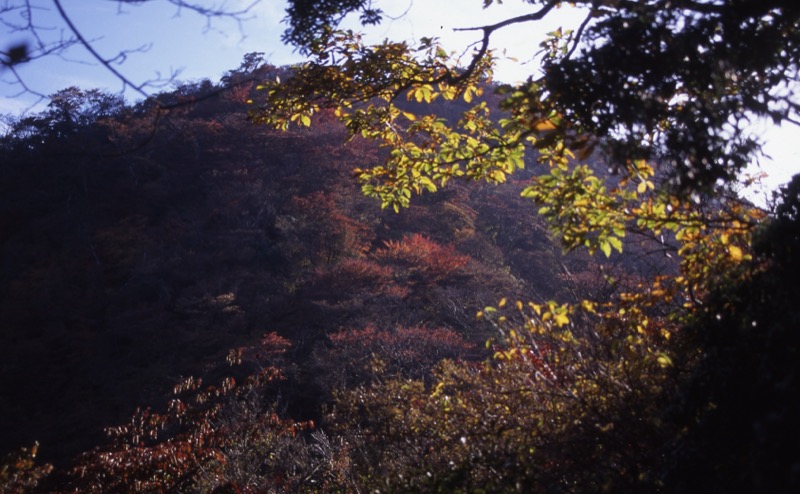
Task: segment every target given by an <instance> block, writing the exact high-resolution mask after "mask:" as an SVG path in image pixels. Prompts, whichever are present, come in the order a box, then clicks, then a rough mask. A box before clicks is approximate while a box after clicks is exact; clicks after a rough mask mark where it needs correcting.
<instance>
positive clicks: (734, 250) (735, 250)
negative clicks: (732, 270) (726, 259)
mask: <svg viewBox="0 0 800 494" xmlns="http://www.w3.org/2000/svg"><path fill="white" fill-rule="evenodd" d="M728 253H729V254H730V255H731V257H732V258H733V259H734V260H736V261H741V260H742V258H743V257H744V254H743V253H742V249H740V248H739V247H737V246H735V245H729V246H728Z"/></svg>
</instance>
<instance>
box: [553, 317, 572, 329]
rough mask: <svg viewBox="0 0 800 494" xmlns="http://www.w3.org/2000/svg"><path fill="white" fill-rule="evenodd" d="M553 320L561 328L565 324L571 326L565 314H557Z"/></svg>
mask: <svg viewBox="0 0 800 494" xmlns="http://www.w3.org/2000/svg"><path fill="white" fill-rule="evenodd" d="M553 320H554V321H555V322H556V324H557V325H558V327H559V328H560V327H561V326H564V325H565V324H569V317H567V316H566V315H564V314H556V315H555V317H554V318H553Z"/></svg>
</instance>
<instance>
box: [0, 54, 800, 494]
mask: <svg viewBox="0 0 800 494" xmlns="http://www.w3.org/2000/svg"><path fill="white" fill-rule="evenodd" d="M254 57H255V55H254ZM254 60H257V59H254V58H252V57H251V58H249V59H247V60H246V61H245V63H243V65H242V66H241V67H240V68H239V69H236V70H232V71H230V72H229V73H228V74H227V75H226V76H225V77H224V78H223V79H222V80H221V81H219V82H211V81H199V82H196V83H184V84H181V85H180V86H178V87H177V88H176V89H174V90H172V91H168V92H164V93H162V94H160V95H158V96H157V97H155V98H153V99H152V100H148V101H144V102H140V103H137V104H135V105H128V104H125V103H124V102H123V101H121V100H120V99H119V98H118V97H116V96H113V95H109V94H105V93H102V92H99V91H92V90H82V89H78V88H68V89H65V90H63V91H61V92H60V93H58V94H57V95H54V97H53V98H52V102H51V103H50V105H49V106H48V108H47V110H46V111H44V112H42V113H39V114H35V115H29V116H26V117H24V118H20V119H13V120H12V121H11V122H10V125H9V127H8V131H7V132H6V134H5V136H4V137H3V138H2V140H1V141H0V151H1V152H2V162H1V163H0V177H2V180H0V187H1V188H2V194H1V195H0V240H2V245H1V246H0V249H2V250H1V251H0V252H2V259H3V264H2V270H1V271H0V321H3V322H2V324H3V327H2V332H1V333H0V362H2V367H0V382H2V388H0V393H2V394H1V395H0V402H2V403H3V406H2V407H0V427H2V430H0V441H1V442H0V447H1V448H2V451H0V453H2V455H6V459H5V461H4V463H3V466H2V470H0V486H2V487H3V488H5V489H6V490H8V491H9V492H132V491H141V492H167V491H177V492H367V491H370V492H371V491H373V490H380V491H381V492H383V491H389V492H551V491H552V492H595V491H603V490H605V491H612V492H614V491H616V492H621V491H628V492H630V491H636V490H642V491H647V492H652V491H653V489H662V488H663V489H665V491H675V492H687V491H691V489H688V490H687V487H686V486H687V482H689V479H691V478H695V477H697V478H698V479H700V480H698V481H697V482H698V483H697V484H696V485H699V486H705V487H707V488H709V489H711V490H712V491H713V488H717V489H718V491H719V492H725V491H726V490H727V489H728V488H731V487H732V486H735V485H736V483H737V477H736V476H730V477H729V478H728V479H727V480H725V481H720V482H718V479H717V476H718V472H726V473H729V474H730V473H732V472H741V471H742V470H741V469H742V468H743V466H746V467H747V468H756V467H758V468H761V467H763V468H765V470H764V471H765V472H766V471H768V470H769V469H770V468H774V472H775V475H776V477H774V478H772V479H769V480H765V481H764V482H762V483H761V484H758V485H784V484H786V485H788V484H789V483H791V479H787V478H784V477H782V476H785V475H786V472H787V471H789V470H788V469H787V468H784V466H785V465H791V462H792V461H793V460H792V457H786V458H784V463H783V464H779V465H778V466H775V465H773V461H774V460H775V458H776V456H775V452H774V451H775V450H773V448H772V447H771V446H769V447H767V446H765V444H767V443H768V442H769V441H773V440H776V438H780V437H782V436H781V431H782V430H783V429H782V428H784V427H785V426H786V424H787V419H788V418H789V417H791V416H792V413H793V412H792V410H796V404H795V403H794V402H793V401H786V400H788V399H787V398H786V397H787V396H789V395H790V394H791V390H795V389H796V381H795V380H794V379H795V377H794V376H796V371H795V370H794V368H795V366H794V365H793V363H792V361H791V352H792V351H793V350H792V349H794V348H796V342H795V340H796V337H793V336H791V335H790V334H789V333H787V329H788V328H790V327H791V317H793V316H792V314H793V313H788V315H786V316H785V317H786V318H788V319H785V318H783V317H784V316H781V315H776V314H777V313H779V312H780V311H779V310H777V309H776V310H775V311H772V312H770V311H769V310H768V308H769V307H781V304H782V303H783V302H780V300H784V301H786V300H791V299H792V297H794V295H793V294H795V293H796V288H789V287H788V285H786V279H788V278H786V277H787V276H790V275H791V273H794V272H796V270H797V266H796V262H793V261H791V259H792V255H791V253H792V252H794V250H793V249H794V247H793V246H796V245H797V234H796V221H797V214H796V209H793V208H796V202H797V194H796V193H797V190H796V189H791V190H787V191H785V194H784V198H783V202H779V204H782V206H780V207H779V208H778V209H777V210H776V212H775V215H774V219H773V220H772V223H769V222H768V221H765V218H766V217H765V215H764V213H763V212H760V211H755V210H751V209H750V208H749V206H748V205H747V204H746V203H745V202H743V201H740V200H739V199H738V198H735V197H720V198H719V199H718V200H717V201H716V202H714V203H709V204H704V205H702V206H685V205H684V203H683V202H681V201H680V200H679V199H678V198H677V197H675V198H672V199H666V200H667V202H668V204H671V205H670V206H669V208H668V209H667V208H666V206H664V205H663V204H660V203H659V202H658V201H659V200H660V199H657V196H656V192H654V191H653V189H654V186H653V184H652V183H651V182H650V180H651V179H652V180H657V177H654V176H653V175H652V170H650V169H649V168H648V167H647V166H645V165H644V164H641V163H639V162H637V164H636V165H635V166H638V167H640V168H638V169H637V170H636V172H637V173H638V175H637V176H638V177H639V179H640V182H639V183H633V184H632V188H633V189H634V190H636V191H637V193H638V194H640V196H637V195H635V194H633V195H629V196H626V197H628V198H629V199H630V198H633V199H637V197H642V198H645V202H644V204H645V205H647V204H649V207H650V209H649V210H648V212H647V214H649V215H650V216H647V215H646V214H645V213H643V212H642V211H644V208H645V206H641V207H642V208H643V209H641V210H639V209H637V210H636V214H639V215H642V216H641V217H643V218H645V219H644V220H642V221H640V222H639V223H637V224H636V225H637V226H636V227H635V228H632V229H631V230H630V231H628V232H627V235H624V234H623V233H621V232H620V231H618V230H617V229H614V228H611V227H609V231H608V232H607V233H606V237H600V240H602V242H605V243H604V244H603V243H599V244H593V243H592V242H594V239H595V237H593V236H591V234H590V233H586V232H583V233H582V232H581V231H580V230H575V229H574V227H570V226H569V224H568V221H570V220H574V219H575V218H581V215H582V214H586V211H587V208H588V211H589V212H590V213H591V212H593V211H600V212H601V213H603V214H605V215H613V214H622V213H623V210H622V207H623V206H619V207H618V209H619V211H614V210H613V207H614V206H609V205H608V204H610V203H601V202H600V201H601V200H602V199H603V197H604V195H603V194H605V193H606V189H604V188H600V187H599V186H597V185H596V181H595V180H594V176H595V174H596V175H597V176H599V177H601V178H602V179H603V180H607V181H608V183H610V184H612V185H613V187H614V188H613V191H618V190H623V191H624V190H625V187H631V185H630V184H628V183H627V181H626V180H624V179H621V178H619V177H616V176H613V175H609V170H608V168H609V167H608V165H607V164H606V163H605V162H603V161H602V159H601V158H600V157H599V156H600V155H593V156H591V159H589V160H588V162H586V161H585V163H586V166H585V167H582V168H579V169H577V170H574V174H573V175H569V174H568V172H567V169H566V167H564V171H563V172H558V171H557V170H559V169H560V168H559V167H554V168H552V169H555V170H556V172H553V175H552V176H553V177H556V178H557V179H558V180H555V179H553V180H551V181H550V182H548V181H547V179H545V180H541V179H539V180H538V181H537V179H536V178H532V177H535V176H547V174H548V173H550V170H551V167H550V166H548V165H547V163H545V161H546V160H543V159H540V157H537V156H532V157H529V158H528V160H527V161H526V162H525V163H524V164H525V169H524V170H521V171H518V172H516V173H514V174H513V175H509V177H508V181H506V180H505V177H504V179H503V180H496V181H497V182H505V183H504V184H503V185H502V186H496V185H492V184H485V183H480V182H464V181H450V182H449V183H448V184H447V185H446V186H445V187H443V188H442V189H441V190H437V192H436V193H435V194H425V193H424V194H422V195H421V196H419V197H415V199H414V200H413V201H411V202H409V203H408V204H407V206H408V207H403V208H398V210H399V212H395V211H394V210H392V208H387V209H381V207H380V205H381V204H380V202H378V201H375V200H374V199H373V198H369V197H365V195H364V194H363V192H364V191H363V190H362V189H361V188H360V187H359V186H358V182H357V181H356V180H355V178H354V170H358V169H361V168H363V167H367V166H370V165H372V164H374V163H375V162H378V161H380V160H381V159H383V158H385V157H386V154H387V153H388V152H390V151H389V150H387V149H385V148H381V147H379V146H377V145H376V144H375V143H374V142H372V141H371V140H369V139H365V138H362V137H360V136H359V135H355V136H354V137H353V136H352V134H353V132H351V131H352V129H347V128H346V127H345V126H344V125H342V123H341V122H340V121H339V120H340V119H339V118H338V116H337V115H336V112H335V110H334V109H321V110H319V111H316V112H314V114H313V118H312V119H310V120H309V121H308V122H296V123H308V124H310V126H307V125H294V124H292V125H287V126H286V129H285V130H276V129H271V128H270V127H268V126H263V125H255V124H254V122H253V121H252V120H254V119H255V120H259V116H258V115H257V114H254V113H253V112H252V109H253V105H252V103H251V102H252V101H253V100H256V101H259V99H263V97H264V96H263V95H264V91H263V88H259V87H257V85H258V84H259V82H258V81H266V80H270V81H272V80H276V78H277V77H276V76H280V77H282V78H283V79H287V78H290V77H291V76H292V75H293V74H292V71H291V70H289V69H284V68H277V67H273V66H270V65H267V64H262V63H256V64H254V63H253V61H254ZM480 88H481V91H482V94H478V93H480V91H478V92H477V93H476V94H475V100H474V101H472V105H474V104H475V103H476V102H478V101H480V102H485V103H486V105H487V107H492V108H496V107H497V106H498V105H499V103H500V101H501V99H502V98H503V94H504V93H503V89H502V88H498V87H497V86H495V85H492V84H491V83H489V82H486V81H483V82H482V83H481V86H480ZM408 96H409V98H403V99H402V100H403V101H402V102H401V103H398V104H399V105H400V107H401V109H402V111H404V112H408V113H409V114H413V113H417V112H421V108H419V107H418V105H419V104H420V103H422V99H423V98H415V97H414V95H413V93H410V94H409V95H408ZM434 104H435V105H436V112H437V113H438V114H439V115H442V116H443V117H444V118H443V120H441V121H442V122H456V121H458V120H459V119H460V118H463V117H462V115H470V113H469V112H470V111H471V110H470V108H472V105H468V104H466V102H465V101H463V99H462V100H453V101H443V100H439V101H437V102H435V103H434ZM248 111H250V116H251V118H250V119H248ZM259 111H260V110H259ZM254 115H255V117H254ZM295 120H300V119H299V118H298V119H295ZM356 134H357V133H356ZM587 158H588V156H587ZM572 172H573V170H571V171H570V173H572ZM359 173H363V172H358V171H356V172H355V175H358V174H359ZM559 181H562V182H563V183H562V182H559ZM532 183H534V184H537V187H539V189H535V190H533V192H531V190H532V189H531V184H532ZM559 184H560V185H559ZM564 184H567V185H566V186H565V185H564ZM567 186H568V187H567ZM548 187H550V189H547V188H548ZM559 187H567V188H566V189H565V190H561V189H559ZM569 187H571V188H569ZM545 190H549V191H550V192H548V193H549V194H550V195H546V194H545V193H544V192H543V191H545ZM614 193H617V192H614ZM648 194H649V195H648ZM522 196H526V197H527V198H525V197H522ZM531 198H533V199H535V201H536V202H537V203H538V206H537V205H536V204H535V203H533V202H531V200H530V199H531ZM548 201H550V202H548ZM669 201H673V202H671V203H670V202H669ZM672 204H674V207H673V206H672ZM625 207H627V206H625ZM659 207H660V208H661V209H658V208H659ZM592 208H594V209H592ZM604 208H605V209H604ZM667 211H668V212H667ZM537 212H538V213H539V214H538V215H537ZM624 212H625V214H627V209H626V210H624ZM660 214H663V215H664V216H659V215H660ZM602 218H605V216H603V217H601V219H602ZM547 221H549V222H547ZM598 221H600V220H598ZM762 223H763V225H771V226H761V227H759V228H760V230H759V231H760V232H761V233H760V236H758V237H757V240H758V241H757V242H756V243H755V248H754V249H751V245H750V244H749V242H750V238H751V237H750V235H751V233H752V232H753V231H755V230H756V228H757V226H758V225H760V224H762ZM570 228H573V229H570ZM570 235H572V236H573V237H571V238H572V241H571V242H570V241H565V238H567V239H568V238H570V237H569V236H570ZM582 235H583V236H582ZM607 237H608V238H611V240H607ZM623 239H624V249H623V245H622V242H623ZM584 242H585V243H584ZM584 246H588V247H589V248H588V249H577V248H576V247H584ZM565 248H566V250H570V251H571V252H570V253H565ZM781 249H783V250H781ZM590 251H591V252H593V253H592V254H590V253H589V252H590ZM620 251H621V252H620ZM792 290H794V291H792ZM776 292H779V293H781V298H776V299H775V301H774V302H772V303H771V304H772V305H770V304H767V305H763V304H759V303H757V302H756V301H757V300H764V299H766V298H769V297H771V296H772V294H773V293H776ZM529 301H530V302H529ZM748 304H750V305H748ZM770 318H772V319H770ZM762 324H763V325H764V327H766V328H768V329H767V330H766V332H765V333H752V331H751V329H752V327H756V326H759V327H761V325H762ZM730 328H735V331H734V332H729V329H730ZM751 349H759V350H758V351H757V352H755V353H750V351H751ZM743 356H747V359H748V360H747V364H748V365H747V367H745V368H743V367H741V366H740V365H739V363H738V362H741V361H743V360H741V359H742V358H743ZM750 369H753V372H752V373H750V372H749V370H750ZM778 376H788V377H786V379H788V381H786V386H785V388H780V389H778V390H776V391H775V393H776V394H770V392H769V391H767V390H768V389H771V383H772V382H774V381H775V380H776V379H779V377H778ZM756 390H758V392H761V393H763V396H761V398H762V401H761V402H759V403H758V404H756V403H755V402H752V403H750V406H749V407H744V408H737V407H736V403H737V398H736V397H737V396H747V397H752V396H753V393H754V392H756ZM748 399H749V398H748ZM784 404H785V406H784ZM781 407H782V408H781ZM792 407H795V408H792ZM718 408H719V410H721V411H717V409H718ZM733 409H735V410H736V411H735V413H734V412H731V410H733ZM770 420H772V422H770ZM753 424H757V425H759V426H760V427H762V429H759V430H758V431H757V432H750V431H751V429H752V427H753ZM765 424H766V425H765ZM731 430H733V431H734V432H733V437H730V436H729V431H731ZM793 430H796V429H793ZM737 431H738V432H737ZM783 440H784V441H785V439H783ZM721 441H722V442H721ZM719 444H725V448H723V449H722V450H720V449H719V448H718V447H717V446H718V445H719ZM21 448H23V449H21ZM758 448H761V449H758ZM752 451H759V453H755V454H751V453H752ZM748 454H750V456H748ZM715 455H716V456H715ZM704 458H707V459H708V461H709V462H710V464H711V465H712V466H713V467H714V468H713V469H712V471H710V472H707V474H703V473H702V472H698V471H697V467H696V465H699V464H702V463H703V459H704ZM766 465H772V466H766ZM747 478H748V479H749V477H747ZM692 482H694V481H692ZM770 482H772V484H770ZM795 482H796V480H795ZM754 485H755V484H754ZM553 486H558V487H553ZM548 489H550V490H548ZM553 489H554V490H553Z"/></svg>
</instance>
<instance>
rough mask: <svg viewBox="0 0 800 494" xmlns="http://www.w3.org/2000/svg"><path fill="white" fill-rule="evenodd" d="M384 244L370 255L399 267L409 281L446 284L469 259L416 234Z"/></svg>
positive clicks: (400, 273)
mask: <svg viewBox="0 0 800 494" xmlns="http://www.w3.org/2000/svg"><path fill="white" fill-rule="evenodd" d="M384 245H385V247H384V248H382V249H378V250H377V251H375V253H373V255H372V257H373V258H374V259H376V260H378V261H381V262H386V263H389V264H393V265H395V266H397V267H400V268H402V271H399V272H398V274H399V275H400V276H401V277H402V278H404V279H405V280H407V281H409V282H411V283H412V284H421V285H436V284H445V283H446V282H447V281H450V280H452V279H453V278H454V277H455V276H457V275H458V274H460V271H461V268H463V267H464V266H466V265H467V263H468V262H469V260H470V258H469V256H466V255H463V254H459V253H457V252H456V250H455V248H454V247H453V246H442V245H440V244H438V243H436V242H434V241H433V240H431V239H429V238H427V237H425V236H423V235H420V234H418V233H415V234H413V235H407V236H405V237H403V239H402V240H400V241H392V240H389V241H386V242H384Z"/></svg>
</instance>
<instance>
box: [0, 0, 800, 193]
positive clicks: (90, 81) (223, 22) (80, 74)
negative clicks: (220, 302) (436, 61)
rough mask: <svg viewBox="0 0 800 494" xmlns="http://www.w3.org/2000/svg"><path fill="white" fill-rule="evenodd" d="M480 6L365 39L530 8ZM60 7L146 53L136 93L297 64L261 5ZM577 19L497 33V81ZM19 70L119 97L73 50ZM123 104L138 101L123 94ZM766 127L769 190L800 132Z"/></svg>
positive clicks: (40, 1)
mask: <svg viewBox="0 0 800 494" xmlns="http://www.w3.org/2000/svg"><path fill="white" fill-rule="evenodd" d="M31 3H32V4H33V5H34V6H36V7H39V8H37V9H36V10H34V15H35V16H36V19H35V20H36V22H37V24H38V25H40V26H43V27H54V29H52V30H48V31H45V32H46V33H47V34H48V35H50V36H54V37H57V36H59V35H60V31H59V30H60V29H63V24H62V23H61V22H60V20H59V19H58V18H57V14H56V11H55V7H54V6H53V3H52V2H51V1H50V0H31ZM250 3H252V2H251V0H244V1H241V0H228V1H227V2H225V3H224V5H226V6H227V7H228V8H231V9H236V8H241V7H240V6H246V5H249V4H250ZM482 3H483V2H482V1H481V0H441V1H435V2H434V1H430V0H428V1H424V0H416V1H415V0H381V1H380V2H378V6H379V7H380V8H382V9H383V10H384V11H385V13H386V14H387V15H386V19H385V21H384V23H383V24H381V25H380V26H377V27H375V28H372V29H370V30H369V35H370V36H371V38H370V40H372V41H375V42H377V41H380V40H381V39H383V38H386V37H388V38H391V39H419V38H420V37H422V36H432V35H433V36H438V37H440V38H442V40H443V43H444V45H445V47H446V48H447V49H448V50H453V51H457V52H458V53H461V52H462V51H464V50H465V49H466V48H467V47H469V45H470V43H473V42H475V41H477V40H478V39H479V38H480V36H479V34H478V33H475V32H461V33H458V32H454V31H453V28H463V27H474V26H481V25H487V24H491V23H493V22H496V21H499V20H502V19H506V18H509V17H512V16H515V15H521V14H523V13H528V12H530V8H531V7H530V5H525V4H524V3H523V2H521V1H515V0H507V1H506V2H505V3H504V5H494V6H492V7H491V8H489V9H488V10H483V9H482V8H481V5H482ZM209 4H217V5H219V4H220V3H219V2H209ZM62 5H63V7H64V9H65V10H66V12H67V14H68V15H69V16H71V17H72V19H73V21H74V22H75V24H76V25H77V27H78V29H80V30H81V31H82V34H83V35H84V36H85V37H87V38H89V39H92V40H93V45H94V46H95V47H96V49H97V50H98V51H100V52H101V53H102V54H103V55H104V56H106V57H112V56H114V55H116V54H117V53H118V52H119V51H120V50H125V49H130V50H132V49H136V48H138V47H140V46H148V47H149V48H148V50H147V51H146V52H144V53H131V54H130V55H129V56H128V57H127V58H126V60H125V62H124V63H123V64H121V65H119V66H117V67H118V69H119V70H120V72H122V73H123V74H124V75H125V76H126V77H128V78H129V79H130V80H132V81H133V82H134V83H136V84H141V83H142V82H144V81H147V80H152V79H157V78H159V77H165V78H166V77H169V76H170V74H171V73H172V72H174V71H180V74H179V76H178V79H179V80H184V81H185V80H197V79H202V78H209V79H211V80H212V81H218V80H219V78H220V77H221V76H222V75H224V73H225V72H226V71H227V70H230V69H234V68H236V67H237V66H238V65H239V63H240V62H241V60H242V57H243V56H244V54H246V53H249V52H256V51H257V52H264V53H265V55H266V58H267V60H269V61H270V62H271V63H273V64H275V65H283V64H289V63H293V62H297V61H299V60H300V58H299V56H298V55H297V54H296V53H294V51H293V49H292V48H291V47H286V46H284V45H283V44H282V43H281V42H280V36H281V33H282V32H283V30H284V29H285V27H286V26H285V25H284V24H282V23H281V20H282V19H283V18H284V16H285V8H286V5H285V1H283V0H261V1H260V2H259V3H258V4H257V5H256V6H255V7H254V8H253V9H252V12H251V14H252V15H250V16H249V18H248V19H247V20H245V21H244V22H243V23H242V24H241V26H240V25H238V24H237V23H236V22H234V21H231V20H229V19H221V18H216V19H212V20H211V22H210V24H209V23H207V19H206V18H204V17H202V16H199V15H197V14H195V13H193V12H190V11H178V10H177V8H176V7H175V6H174V5H171V4H169V3H168V2H167V1H164V0H152V1H150V2H146V3H144V4H140V5H126V6H123V7H121V8H120V6H119V4H118V3H117V2H115V1H113V0H62ZM392 18H395V19H392ZM580 20H582V17H581V16H580V14H579V13H576V12H575V11H573V10H571V9H568V8H564V9H561V11H558V12H556V15H554V16H549V17H548V19H547V23H545V24H535V25H532V24H520V25H516V26H512V27H510V28H508V29H505V30H502V31H500V32H498V33H497V34H496V35H495V37H493V42H494V45H495V48H497V49H498V50H500V49H505V50H506V51H507V55H508V56H509V57H515V58H516V59H517V60H518V61H517V62H514V61H506V62H502V61H501V62H500V64H499V66H498V69H497V71H496V78H497V79H501V80H504V81H509V82H514V81H516V80H522V79H524V78H525V77H526V75H527V74H530V73H531V72H535V70H536V64H535V63H525V62H526V61H529V60H531V58H532V56H533V54H534V53H535V52H536V51H537V50H538V43H539V41H541V39H542V36H543V34H544V33H546V32H548V31H551V30H553V29H555V28H557V27H558V26H560V25H563V26H564V27H565V28H568V27H570V26H573V27H574V26H576V25H577V23H579V22H580ZM351 27H354V28H356V27H358V26H357V23H352V24H351ZM24 39H25V37H24V36H20V35H10V36H9V35H8V33H4V36H3V44H4V45H6V44H10V43H13V42H14V41H19V40H24ZM467 53H468V52H467ZM19 71H20V74H21V75H22V76H23V78H24V79H25V81H26V83H27V84H29V85H30V86H31V88H33V89H34V90H36V91H39V92H41V93H43V94H52V93H54V92H55V91H57V90H59V89H63V88H65V87H69V86H73V85H74V86H79V87H82V88H86V89H88V88H101V89H106V90H108V91H112V92H117V91H120V90H121V88H122V84H121V82H120V81H119V80H118V79H116V78H114V76H113V75H111V74H110V73H109V72H108V71H107V70H106V69H104V68H103V67H101V66H99V64H97V62H96V61H93V60H92V59H91V58H90V57H89V56H88V54H87V53H86V51H85V50H84V49H83V48H82V47H79V46H76V47H74V48H73V49H72V50H70V51H69V52H68V53H67V54H66V56H64V57H63V59H62V58H57V57H50V58H48V59H45V60H39V61H36V62H34V63H31V64H29V65H28V66H20V67H19ZM0 79H2V80H3V81H7V80H9V79H10V74H8V73H7V72H2V73H0ZM168 88H169V87H167V89H168ZM21 91H22V88H20V87H19V86H13V85H9V84H7V83H5V82H2V83H0V114H9V113H10V114H17V113H19V112H20V111H22V110H24V109H26V108H29V107H30V105H31V104H32V103H33V102H35V101H36V100H37V98H36V97H35V96H33V95H30V94H27V95H26V94H20V92H21ZM147 91H148V92H158V89H155V88H147ZM127 96H128V97H129V98H138V97H140V96H139V95H136V94H135V93H132V92H130V91H128V93H127ZM764 128H765V129H766V130H764V138H765V140H767V141H768V146H767V148H766V151H767V153H768V154H769V155H771V156H772V157H773V158H774V160H775V162H776V163H780V164H781V166H774V165H771V164H770V163H768V162H765V163H763V165H764V168H765V169H766V171H767V172H768V173H769V174H770V176H771V178H770V179H769V180H768V181H767V183H768V185H769V187H770V188H772V187H775V186H776V185H778V184H780V183H783V182H785V181H787V180H788V179H789V178H790V177H791V175H792V174H793V173H794V172H795V171H797V170H800V153H798V150H799V149H800V145H798V144H800V129H798V128H797V127H794V126H791V127H788V128H784V129H774V128H771V127H768V126H765V127H764Z"/></svg>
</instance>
